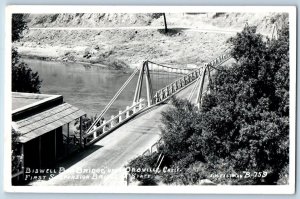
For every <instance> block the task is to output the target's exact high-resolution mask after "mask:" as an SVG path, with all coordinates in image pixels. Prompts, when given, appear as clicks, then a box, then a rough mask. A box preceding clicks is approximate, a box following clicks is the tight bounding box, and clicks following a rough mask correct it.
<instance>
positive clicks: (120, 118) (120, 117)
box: [119, 111, 122, 123]
mask: <svg viewBox="0 0 300 199" xmlns="http://www.w3.org/2000/svg"><path fill="white" fill-rule="evenodd" d="M121 113H122V111H119V123H121V122H122V114H121Z"/></svg>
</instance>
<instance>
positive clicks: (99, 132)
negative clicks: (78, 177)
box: [83, 99, 146, 146]
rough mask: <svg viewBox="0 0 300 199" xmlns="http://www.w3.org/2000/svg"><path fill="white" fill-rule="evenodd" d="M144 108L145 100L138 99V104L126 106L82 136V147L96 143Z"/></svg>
mask: <svg viewBox="0 0 300 199" xmlns="http://www.w3.org/2000/svg"><path fill="white" fill-rule="evenodd" d="M145 107H146V105H145V100H144V99H140V101H139V102H138V103H135V102H134V103H133V104H132V106H131V107H129V106H127V107H126V110H124V111H119V114H118V115H112V116H111V119H109V120H108V121H105V120H104V121H103V122H102V124H100V125H99V126H98V127H96V126H95V127H94V129H92V130H91V131H90V132H89V133H86V134H85V135H83V138H84V143H85V144H84V145H85V146H89V145H91V144H93V143H94V142H96V141H98V140H99V139H101V138H103V137H105V136H106V135H108V134H109V133H110V132H111V131H113V130H114V129H116V128H117V127H119V126H120V125H121V124H123V123H124V122H126V121H128V120H129V119H131V118H132V117H134V116H135V115H137V114H138V113H139V112H141V111H142V110H143V109H144V108H145Z"/></svg>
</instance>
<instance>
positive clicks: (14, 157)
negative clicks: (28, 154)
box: [11, 128, 23, 174]
mask: <svg viewBox="0 0 300 199" xmlns="http://www.w3.org/2000/svg"><path fill="white" fill-rule="evenodd" d="M19 136H20V134H19V133H18V132H17V131H16V130H15V129H13V128H12V130H11V139H12V147H11V148H12V154H11V161H12V174H14V173H17V172H18V171H20V170H21V169H22V161H23V157H22V156H21V155H20V147H19V145H20V144H19V142H18V139H19Z"/></svg>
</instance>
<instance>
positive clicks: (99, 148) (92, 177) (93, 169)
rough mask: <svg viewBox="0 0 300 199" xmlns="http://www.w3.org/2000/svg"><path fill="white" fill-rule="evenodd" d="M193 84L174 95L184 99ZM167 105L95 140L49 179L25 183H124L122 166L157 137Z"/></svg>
mask: <svg viewBox="0 0 300 199" xmlns="http://www.w3.org/2000/svg"><path fill="white" fill-rule="evenodd" d="M194 84H195V82H194V83H192V84H191V85H189V86H188V87H186V88H185V89H183V90H181V91H180V92H178V93H177V94H175V96H176V97H178V98H181V99H187V98H188V96H189V94H190V92H191V91H192V89H193V86H194ZM194 98H196V96H194ZM193 100H194V99H192V101H193ZM170 106H171V105H170V102H168V103H166V104H161V105H158V106H155V107H154V108H152V109H151V110H148V111H146V112H144V113H141V114H140V115H138V116H136V117H135V118H133V119H131V120H130V121H128V122H127V123H125V124H124V125H122V126H120V127H119V128H118V129H116V130H115V131H113V132H112V133H110V134H109V135H107V136H106V137H104V138H102V139H101V140H99V141H98V142H96V143H95V144H94V145H93V146H91V147H90V148H91V149H87V150H83V151H82V152H80V154H75V155H76V156H75V157H74V158H73V159H72V160H70V161H69V162H68V161H66V162H64V163H63V164H61V165H60V166H62V167H64V169H65V170H64V172H61V173H59V174H58V175H56V176H55V177H53V178H52V177H51V179H49V180H46V181H42V180H40V181H34V182H31V183H30V184H29V185H32V186H127V180H126V176H127V175H126V174H127V172H126V169H125V165H126V164H127V163H128V162H129V161H130V160H132V159H134V158H136V157H137V156H139V155H142V154H143V153H144V152H145V151H146V150H147V149H150V147H151V146H152V145H153V144H154V143H155V142H157V141H158V140H159V139H160V134H161V131H160V126H162V123H161V120H160V118H161V113H162V112H163V111H166V110H167V109H168V108H169V107H170Z"/></svg>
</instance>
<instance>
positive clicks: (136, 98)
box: [133, 61, 153, 106]
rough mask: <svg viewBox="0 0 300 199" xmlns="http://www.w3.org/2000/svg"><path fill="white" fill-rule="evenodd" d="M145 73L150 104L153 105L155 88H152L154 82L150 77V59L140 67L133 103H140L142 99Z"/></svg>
mask: <svg viewBox="0 0 300 199" xmlns="http://www.w3.org/2000/svg"><path fill="white" fill-rule="evenodd" d="M144 75H145V76H146V89H147V101H148V106H151V105H152V104H153V88H152V83H151V78H150V69H149V65H148V61H144V62H143V65H142V67H141V69H140V73H139V78H138V81H137V85H136V89H135V93H134V98H133V103H138V102H139V101H140V98H141V93H142V87H143V79H144Z"/></svg>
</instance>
